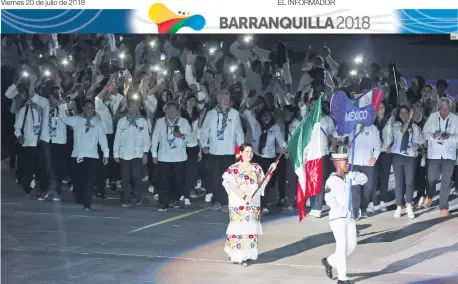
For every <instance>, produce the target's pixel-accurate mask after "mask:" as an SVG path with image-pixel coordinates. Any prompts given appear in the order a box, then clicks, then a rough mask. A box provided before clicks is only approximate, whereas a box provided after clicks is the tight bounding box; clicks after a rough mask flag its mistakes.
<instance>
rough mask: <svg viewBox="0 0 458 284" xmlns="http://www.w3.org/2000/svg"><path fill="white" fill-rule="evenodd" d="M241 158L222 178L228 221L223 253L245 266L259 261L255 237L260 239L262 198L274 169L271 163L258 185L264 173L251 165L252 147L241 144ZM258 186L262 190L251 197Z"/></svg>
mask: <svg viewBox="0 0 458 284" xmlns="http://www.w3.org/2000/svg"><path fill="white" fill-rule="evenodd" d="M236 152H237V151H236ZM240 154H241V158H240V161H239V162H237V163H235V164H233V165H232V166H230V167H229V168H228V169H227V170H226V172H225V173H224V174H223V186H224V188H225V189H226V191H227V195H228V197H229V219H230V222H229V226H228V227H227V230H226V236H227V238H226V245H225V246H224V251H225V252H226V253H227V255H228V256H229V259H230V260H231V261H232V262H233V263H237V264H241V265H242V266H247V265H248V261H250V260H256V259H257V258H258V236H260V235H262V227H261V223H260V218H261V196H262V195H264V188H265V186H266V184H267V183H268V182H269V179H270V177H271V176H272V172H273V171H274V170H275V169H276V166H277V165H276V163H273V164H272V165H271V166H270V173H269V175H268V176H267V178H266V180H265V181H264V183H262V184H261V182H262V181H263V180H264V172H263V171H262V169H261V166H259V165H258V164H255V163H252V159H253V149H252V147H251V145H250V144H247V143H245V144H242V145H241V146H240ZM260 185H261V188H260V189H259V191H258V192H257V193H256V195H255V196H254V197H252V195H253V193H254V192H255V191H256V190H257V189H258V187H259V186H260Z"/></svg>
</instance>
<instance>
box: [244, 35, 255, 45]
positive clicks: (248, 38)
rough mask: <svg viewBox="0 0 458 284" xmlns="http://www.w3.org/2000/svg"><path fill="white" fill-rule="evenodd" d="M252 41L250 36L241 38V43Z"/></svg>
mask: <svg viewBox="0 0 458 284" xmlns="http://www.w3.org/2000/svg"><path fill="white" fill-rule="evenodd" d="M252 39H253V37H252V36H249V35H247V36H245V37H244V38H243V41H244V42H246V43H249V42H250V41H251V40H252Z"/></svg>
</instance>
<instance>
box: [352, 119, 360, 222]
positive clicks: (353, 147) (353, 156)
mask: <svg viewBox="0 0 458 284" xmlns="http://www.w3.org/2000/svg"><path fill="white" fill-rule="evenodd" d="M357 126H358V123H357V124H355V128H354V130H353V132H354V133H355V135H354V137H353V139H351V149H352V150H351V162H350V171H351V172H353V167H354V161H355V150H356V149H355V145H356V137H358V135H359V134H360V133H361V132H362V129H363V128H362V127H361V129H360V132H359V133H356V127H357ZM352 187H353V186H352V179H350V190H349V191H350V192H349V194H348V196H349V200H348V210H349V211H350V213H351V215H353V196H352V195H353V192H352ZM355 218H356V216H355Z"/></svg>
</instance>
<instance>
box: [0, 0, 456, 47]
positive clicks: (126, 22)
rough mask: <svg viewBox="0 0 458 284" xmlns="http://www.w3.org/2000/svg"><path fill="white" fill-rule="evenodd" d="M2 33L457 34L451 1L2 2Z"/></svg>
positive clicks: (200, 0) (23, 0)
mask: <svg viewBox="0 0 458 284" xmlns="http://www.w3.org/2000/svg"><path fill="white" fill-rule="evenodd" d="M1 4H2V7H1V8H2V11H1V31H2V33H108V32H110V33H143V34H157V33H160V34H174V33H207V34H208V33H219V34H224V33H227V34H237V33H240V34H246V33H253V34H255V33H272V34H274V33H281V34H283V33H295V34H312V33H313V34H324V33H332V34H342V33H346V34H376V33H385V34H406V33H411V34H414V33H415V34H418V33H420V34H425V33H427V34H438V33H447V34H451V38H454V37H456V34H457V33H458V10H457V8H458V4H457V2H456V1H451V0H442V1H424V0H423V1H413V0H404V1H395V0H389V1H382V2H380V1H362V0H250V1H244V0H235V1H217V0H213V1H211V0H194V1H161V2H155V1H144V0H131V1H108V0H98V1H95V0H2V1H1Z"/></svg>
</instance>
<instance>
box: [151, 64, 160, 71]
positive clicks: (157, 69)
mask: <svg viewBox="0 0 458 284" xmlns="http://www.w3.org/2000/svg"><path fill="white" fill-rule="evenodd" d="M151 70H152V71H159V65H154V66H151Z"/></svg>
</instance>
